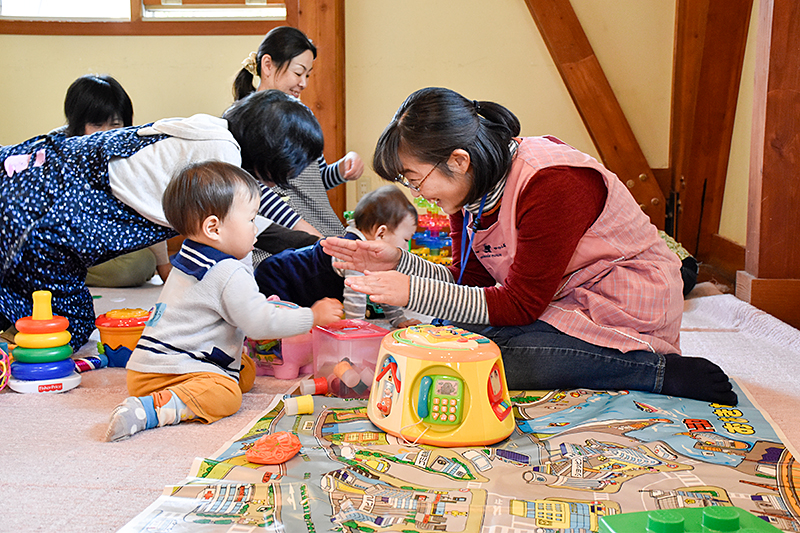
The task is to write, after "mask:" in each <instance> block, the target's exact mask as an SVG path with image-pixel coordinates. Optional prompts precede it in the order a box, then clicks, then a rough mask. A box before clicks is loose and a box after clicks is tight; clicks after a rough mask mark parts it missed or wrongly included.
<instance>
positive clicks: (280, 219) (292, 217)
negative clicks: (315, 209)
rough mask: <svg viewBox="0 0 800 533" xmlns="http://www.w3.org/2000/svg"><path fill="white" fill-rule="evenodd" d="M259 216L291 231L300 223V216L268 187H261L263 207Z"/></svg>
mask: <svg viewBox="0 0 800 533" xmlns="http://www.w3.org/2000/svg"><path fill="white" fill-rule="evenodd" d="M258 214H259V215H261V216H263V217H266V218H268V219H270V220H271V221H273V222H275V223H277V224H280V225H281V226H284V227H287V228H289V229H291V228H293V227H295V225H296V224H297V223H298V222H300V215H298V214H297V213H296V212H295V211H294V209H292V207H291V206H290V205H289V204H288V203H286V202H285V201H284V200H283V198H281V197H280V196H278V194H277V193H276V192H275V191H273V190H272V189H270V188H269V187H267V186H266V185H261V206H260V207H259V209H258Z"/></svg>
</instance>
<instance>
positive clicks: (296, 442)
mask: <svg viewBox="0 0 800 533" xmlns="http://www.w3.org/2000/svg"><path fill="white" fill-rule="evenodd" d="M301 447H302V445H301V444H300V439H298V438H297V435H295V434H294V433H289V432H288V431H279V432H278V433H273V434H271V435H264V436H263V437H261V438H260V439H258V440H257V441H256V442H255V443H254V444H253V447H252V448H250V449H248V450H247V451H245V452H244V455H245V457H246V458H247V460H248V461H250V462H251V463H258V464H260V465H279V464H281V463H285V462H286V461H288V460H289V459H291V458H292V457H294V456H295V455H296V454H297V452H299V451H300V448H301Z"/></svg>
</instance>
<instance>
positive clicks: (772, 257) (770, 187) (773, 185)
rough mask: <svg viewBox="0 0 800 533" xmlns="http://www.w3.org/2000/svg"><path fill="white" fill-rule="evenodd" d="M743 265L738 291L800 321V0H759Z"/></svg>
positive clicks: (779, 314)
mask: <svg viewBox="0 0 800 533" xmlns="http://www.w3.org/2000/svg"><path fill="white" fill-rule="evenodd" d="M758 16H759V21H758V44H757V51H756V74H755V78H756V79H755V91H754V95H753V131H752V136H751V153H750V190H749V208H748V213H747V247H746V253H745V270H744V271H739V272H737V275H736V296H737V297H739V298H741V299H742V300H745V301H747V302H750V303H751V304H752V305H754V306H756V307H758V308H760V309H762V310H764V311H766V312H768V313H770V314H772V315H773V316H776V317H777V318H779V319H781V320H783V321H784V322H787V323H789V324H791V325H792V326H794V327H800V235H798V232H799V231H800V136H799V135H798V132H799V131H800V69H798V65H800V39H798V35H800V3H798V2H797V0H761V3H760V5H759V15H758Z"/></svg>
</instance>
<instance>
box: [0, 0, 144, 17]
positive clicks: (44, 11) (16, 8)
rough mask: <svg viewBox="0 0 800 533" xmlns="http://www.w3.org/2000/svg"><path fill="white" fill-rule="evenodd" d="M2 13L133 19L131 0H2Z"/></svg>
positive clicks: (0, 10) (29, 15)
mask: <svg viewBox="0 0 800 533" xmlns="http://www.w3.org/2000/svg"><path fill="white" fill-rule="evenodd" d="M0 16H2V17H3V18H11V19H28V20H30V19H42V20H64V19H69V20H109V19H111V20H130V19H131V2H130V0H0Z"/></svg>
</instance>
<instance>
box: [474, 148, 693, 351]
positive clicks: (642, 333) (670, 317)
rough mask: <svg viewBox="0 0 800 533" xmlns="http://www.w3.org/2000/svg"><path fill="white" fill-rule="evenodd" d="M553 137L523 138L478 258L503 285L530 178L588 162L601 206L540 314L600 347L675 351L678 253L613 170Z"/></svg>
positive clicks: (477, 245)
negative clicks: (598, 182)
mask: <svg viewBox="0 0 800 533" xmlns="http://www.w3.org/2000/svg"><path fill="white" fill-rule="evenodd" d="M551 139H552V138H546V137H526V138H523V139H522V140H521V143H520V146H519V149H518V150H517V154H516V157H515V159H514V162H513V164H512V166H511V170H510V171H509V175H508V180H507V183H506V190H505V193H504V195H503V201H502V204H501V206H500V212H499V214H498V222H497V223H496V224H494V225H493V226H492V227H491V228H488V229H487V230H483V231H480V232H478V233H477V234H476V235H475V238H474V240H473V243H472V248H473V252H474V253H475V257H477V258H478V260H480V262H481V263H482V264H483V265H484V266H485V267H486V269H487V270H488V271H489V272H490V273H491V274H492V276H493V277H494V279H495V280H497V281H498V282H499V283H500V284H502V283H503V281H504V280H505V279H506V276H507V275H508V271H509V269H510V267H511V264H512V263H513V262H514V260H515V256H516V248H517V227H516V219H517V216H516V215H517V213H516V208H517V201H518V199H519V195H520V194H521V192H522V191H523V189H524V188H525V185H527V183H528V181H529V180H530V179H531V177H532V176H533V175H534V174H536V172H537V171H539V170H540V169H542V168H546V167H551V166H557V165H566V166H572V167H588V168H593V169H595V170H597V171H599V172H600V173H601V174H602V176H603V179H604V180H605V183H606V187H607V188H608V196H607V199H606V204H605V207H604V208H603V211H602V212H601V213H600V216H599V217H598V218H597V220H596V221H595V223H594V224H593V225H592V226H591V227H590V228H589V230H588V231H587V232H586V233H585V234H584V236H583V237H582V238H581V239H580V241H578V246H577V248H576V249H575V252H574V253H573V255H572V259H571V260H570V262H569V266H568V267H567V270H566V272H564V276H563V278H562V283H561V285H560V287H559V289H558V291H557V292H556V294H555V295H554V296H553V300H552V302H551V303H550V305H549V306H548V307H547V309H545V311H544V312H543V313H542V315H541V316H540V317H539V318H540V319H541V320H543V321H545V322H547V323H548V324H550V325H552V326H553V327H555V328H557V329H558V330H559V331H562V332H564V333H567V334H569V335H572V336H573V337H577V338H579V339H582V340H584V341H586V342H589V343H591V344H594V345H598V346H606V347H609V348H616V349H619V350H621V351H623V352H628V351H631V350H649V351H654V352H657V353H680V339H679V337H680V324H681V314H682V313H683V293H682V281H681V276H680V267H681V263H680V260H679V259H678V257H677V255H676V254H675V253H674V252H672V251H671V250H670V249H669V248H668V247H667V245H666V243H664V241H663V239H661V237H659V235H658V232H657V230H656V227H655V226H653V225H652V224H651V223H650V219H649V218H648V217H647V215H645V214H644V213H643V212H642V210H641V208H640V207H639V205H638V204H637V203H636V201H635V200H634V198H633V196H631V194H630V192H629V191H628V189H627V188H626V187H625V185H624V184H623V183H622V182H621V181H620V180H619V178H617V176H616V175H615V174H613V173H612V172H610V171H609V170H607V169H606V168H605V167H603V165H601V164H600V163H599V162H598V161H597V160H595V159H594V158H592V157H590V156H588V155H586V154H584V153H582V152H579V151H578V150H575V149H574V148H572V147H570V146H568V145H566V144H559V143H560V141H559V142H554V141H555V140H551ZM521 260H524V261H546V260H547V258H536V257H530V258H522V259H521Z"/></svg>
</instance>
